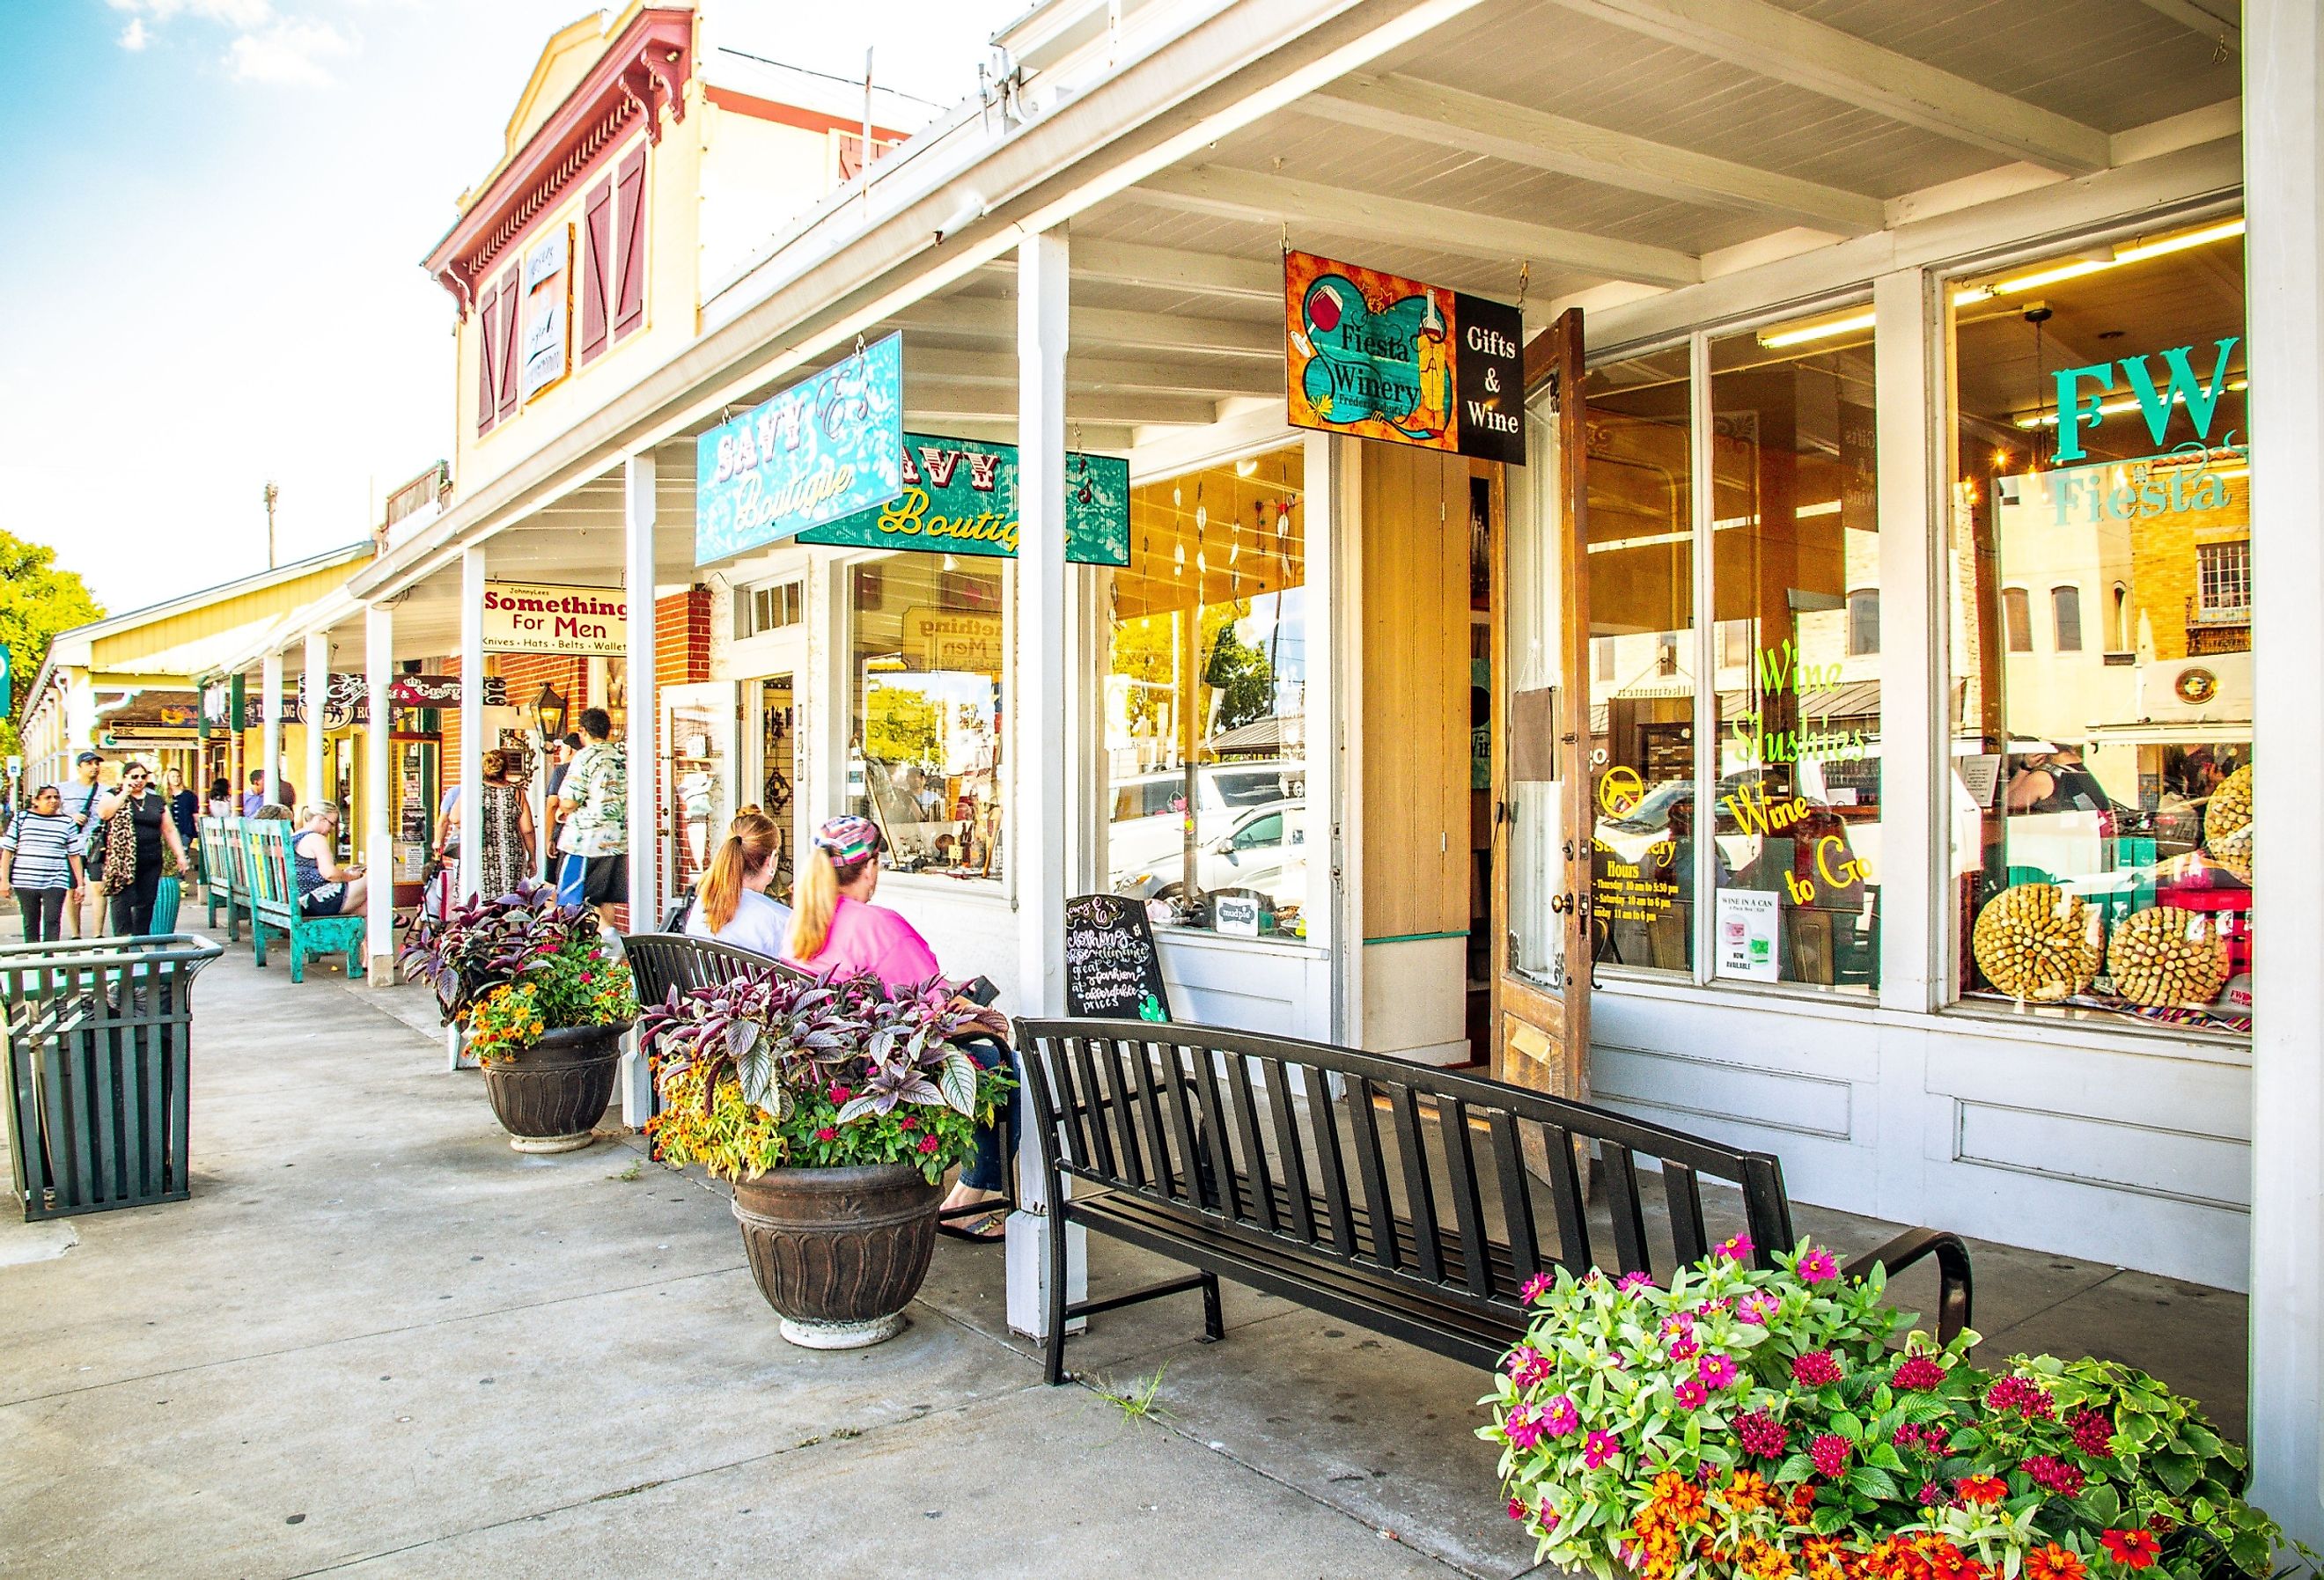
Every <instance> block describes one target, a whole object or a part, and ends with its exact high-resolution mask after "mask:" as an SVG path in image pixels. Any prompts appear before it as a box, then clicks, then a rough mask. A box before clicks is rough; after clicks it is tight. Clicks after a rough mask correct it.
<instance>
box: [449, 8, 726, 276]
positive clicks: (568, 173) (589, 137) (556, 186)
mask: <svg viewBox="0 0 2324 1580" xmlns="http://www.w3.org/2000/svg"><path fill="white" fill-rule="evenodd" d="M693 69H694V14H693V13H692V12H691V11H683V10H677V9H671V8H656V9H652V10H648V11H641V12H640V13H639V14H638V15H637V17H636V18H635V19H634V20H633V21H632V22H631V23H630V25H629V26H627V27H625V28H623V29H622V31H621V32H620V33H619V34H618V35H617V36H616V37H615V38H614V39H613V42H611V43H609V44H608V45H607V46H606V48H605V52H604V54H603V55H601V56H599V57H598V58H597V60H596V63H595V65H593V66H591V67H590V68H589V70H588V72H587V74H586V75H585V76H584V77H583V78H582V79H581V80H580V82H579V83H578V84H576V86H575V88H574V89H573V91H572V92H571V93H569V94H567V95H566V97H565V102H564V103H562V104H560V105H558V106H557V109H556V111H555V112H554V113H553V114H552V115H549V118H548V119H547V120H546V121H544V122H542V123H541V125H540V127H539V130H537V131H535V132H534V133H533V134H532V135H531V136H530V137H529V138H527V139H526V140H525V143H524V146H523V147H521V148H520V149H518V150H517V152H515V153H514V154H513V155H512V156H511V157H510V158H509V159H508V161H507V162H505V163H503V165H502V166H501V168H500V169H499V170H498V171H494V172H493V176H492V179H491V180H488V181H487V182H486V183H485V184H484V190H483V191H482V192H480V193H478V194H477V195H476V197H475V200H474V201H473V202H471V203H470V204H469V205H468V207H467V208H466V211H465V212H463V213H462V214H461V216H460V217H459V219H458V220H457V222H456V223H455V224H454V225H453V226H452V228H451V230H450V231H449V232H447V234H446V235H445V236H444V239H443V240H441V241H439V242H438V243H437V244H436V245H435V248H434V250H432V251H431V252H429V254H428V257H427V260H426V262H425V264H424V267H425V268H426V269H427V270H428V272H429V273H430V274H432V275H434V276H435V277H436V280H437V282H438V284H440V285H442V286H443V287H444V289H445V290H447V291H450V292H451V293H452V300H454V301H456V302H457V303H459V306H460V316H461V317H462V318H463V319H465V318H466V317H467V316H468V310H469V309H470V308H472V307H474V306H475V302H476V291H477V287H478V284H479V283H480V282H482V280H483V279H484V276H485V275H486V274H487V273H490V272H491V270H492V267H493V263H494V262H495V261H496V260H497V259H498V258H499V257H500V255H501V254H503V253H504V252H506V251H507V250H508V248H509V247H510V246H511V245H512V244H513V243H514V242H515V241H516V240H517V239H518V238H519V237H520V236H522V235H523V234H524V231H525V227H526V226H529V225H530V224H531V223H532V221H533V220H534V219H535V218H536V217H539V215H540V213H541V212H542V211H543V210H544V209H547V208H550V207H552V206H554V205H555V203H556V202H557V200H558V198H559V196H561V195H562V194H563V193H564V192H565V191H566V190H567V189H568V188H570V187H571V186H573V185H574V184H575V183H576V182H577V181H580V180H583V179H585V178H586V176H587V175H588V174H589V173H590V172H591V171H594V170H595V168H596V167H597V166H598V165H599V164H600V163H601V162H603V161H604V159H605V157H606V156H607V153H608V152H609V151H610V150H612V149H613V148H614V147H616V146H617V145H618V144H619V143H620V142H621V140H622V135H623V134H624V133H626V132H627V131H628V130H629V128H630V127H631V126H632V125H635V124H636V123H637V121H638V120H639V118H640V117H642V118H643V119H644V122H645V128H646V137H647V140H648V141H649V142H652V143H659V142H660V141H661V127H662V118H661V115H662V111H664V110H665V109H667V110H668V111H669V118H670V119H671V120H672V121H683V120H685V119H686V83H687V78H688V77H689V76H690V75H691V74H692V72H693Z"/></svg>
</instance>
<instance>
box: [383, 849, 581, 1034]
mask: <svg viewBox="0 0 2324 1580" xmlns="http://www.w3.org/2000/svg"><path fill="white" fill-rule="evenodd" d="M598 938H599V929H598V926H597V913H596V912H595V910H591V909H589V908H588V907H587V906H570V905H560V904H558V900H557V891H556V890H555V889H554V888H552V887H550V886H549V884H547V883H541V882H534V881H533V880H531V879H529V878H528V879H527V880H525V881H524V882H521V883H519V884H518V885H517V886H516V889H515V891H514V892H512V893H507V894H503V895H501V896H500V897H499V898H497V899H493V900H485V899H482V898H478V899H475V900H472V901H468V902H467V903H466V904H465V905H463V906H460V907H459V908H458V909H457V910H454V911H453V912H452V913H451V914H450V915H448V916H447V917H445V918H443V919H441V920H437V919H432V918H429V919H422V920H421V921H420V925H419V926H418V927H417V928H415V929H412V933H411V937H410V941H409V942H408V943H406V944H405V945H404V946H403V948H402V949H401V951H400V952H399V953H398V955H397V956H396V959H397V962H398V963H399V964H400V965H401V966H402V967H403V969H404V971H405V973H406V974H407V975H410V976H412V977H415V978H417V979H418V980H420V981H421V982H424V983H426V984H429V986H430V987H432V988H434V989H435V990H436V1002H437V1003H438V1004H440V1005H442V1006H443V1011H444V1023H445V1024H446V1025H447V1026H448V1025H450V1024H451V1023H452V1022H453V1021H457V1020H460V1019H461V1018H462V1017H463V1016H465V1015H466V1013H467V1012H468V1011H469V1009H470V1008H471V1007H473V1006H474V1005H475V1003H476V1001H477V1000H479V999H481V998H483V997H484V995H485V994H487V993H491V992H492V990H493V989H494V988H496V987H499V986H501V985H503V984H506V983H512V982H516V981H519V980H521V979H522V978H523V977H525V976H526V975H529V974H530V973H532V972H535V971H538V970H540V969H544V968H545V966H546V963H547V962H549V960H551V959H553V958H555V957H556V956H557V955H558V953H559V952H560V951H562V950H564V949H565V948H566V947H567V945H568V944H576V943H577V944H586V945H591V946H594V945H595V944H596V943H597V941H598Z"/></svg>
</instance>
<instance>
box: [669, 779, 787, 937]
mask: <svg viewBox="0 0 2324 1580" xmlns="http://www.w3.org/2000/svg"><path fill="white" fill-rule="evenodd" d="M782 854H783V830H782V825H780V824H779V823H777V822H776V821H775V820H774V819H773V818H770V817H768V816H767V815H766V814H765V813H764V812H762V811H761V810H760V809H759V808H756V807H745V808H742V810H741V811H739V812H737V813H735V814H734V821H733V823H732V824H730V825H728V826H727V829H726V837H725V839H724V841H723V842H721V843H720V845H719V846H718V848H717V850H716V851H715V852H714V853H713V854H712V855H711V857H710V865H709V866H708V867H706V868H705V869H704V871H703V873H702V882H700V883H699V884H698V885H696V889H695V892H694V904H693V906H692V907H691V909H689V910H687V917H686V931H687V937H689V938H708V939H710V940H712V941H713V942H715V943H720V944H732V945H733V947H736V948H738V949H748V950H750V951H751V952H752V954H754V955H764V956H767V957H768V958H770V959H773V958H776V957H777V956H780V955H781V954H782V952H783V946H784V944H785V943H786V941H787V940H788V938H789V936H790V931H791V908H790V907H789V906H788V905H785V904H784V903H783V902H782V901H779V900H770V899H769V898H768V897H767V887H768V885H769V884H770V883H772V882H774V881H775V870H776V867H777V865H778V864H779V862H780V861H781V858H782Z"/></svg>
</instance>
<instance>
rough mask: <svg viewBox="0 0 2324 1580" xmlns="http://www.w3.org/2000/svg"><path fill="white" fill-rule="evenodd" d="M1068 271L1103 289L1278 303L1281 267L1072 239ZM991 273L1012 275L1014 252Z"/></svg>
mask: <svg viewBox="0 0 2324 1580" xmlns="http://www.w3.org/2000/svg"><path fill="white" fill-rule="evenodd" d="M1072 252H1073V262H1072V264H1071V266H1070V272H1071V273H1072V274H1073V277H1074V279H1076V280H1087V281H1091V282H1094V283H1098V284H1103V285H1137V286H1142V287H1145V288H1146V289H1148V290H1152V291H1184V292H1185V293H1186V294H1188V295H1190V296H1221V297H1227V298H1231V299H1232V300H1239V301H1267V302H1277V301H1281V300H1283V265H1282V264H1281V263H1278V262H1277V261H1276V260H1275V259H1273V258H1267V259H1257V258H1237V257H1231V256H1229V255H1228V254H1224V253H1190V252H1184V251H1181V250H1180V249H1178V248H1176V247H1149V246H1147V245H1143V244H1141V243H1138V242H1117V241H1108V240H1107V239H1105V238H1104V237H1103V236H1075V237H1074V240H1073V248H1072ZM984 271H985V272H986V273H992V274H1009V275H1014V274H1015V273H1017V254H1014V253H1009V254H1003V255H1002V256H1001V257H998V258H995V259H994V260H993V261H992V262H991V263H987V264H986V265H985V266H984Z"/></svg>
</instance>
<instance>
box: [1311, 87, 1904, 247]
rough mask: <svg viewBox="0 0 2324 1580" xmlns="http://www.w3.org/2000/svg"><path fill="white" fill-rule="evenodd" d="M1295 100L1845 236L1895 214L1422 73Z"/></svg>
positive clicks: (1528, 162)
mask: <svg viewBox="0 0 2324 1580" xmlns="http://www.w3.org/2000/svg"><path fill="white" fill-rule="evenodd" d="M1293 107H1294V108H1296V109H1297V110H1299V111H1300V112H1301V113H1302V114H1305V115H1314V116H1316V117H1319V118H1321V119H1323V120H1327V121H1333V122H1337V123H1339V124H1340V125H1350V126H1360V127H1363V128H1365V129H1367V130H1369V131H1374V132H1386V133H1388V134H1392V135H1395V136H1398V137H1410V138H1414V139H1416V140H1418V141H1420V142H1424V143H1434V144H1435V145H1436V146H1438V147H1440V148H1452V149H1457V150H1459V151H1461V152H1464V153H1480V154H1484V155H1486V156H1487V157H1489V158H1492V159H1499V160H1506V161H1508V162H1510V163H1512V164H1521V165H1525V166H1526V167H1527V168H1529V169H1533V170H1545V171H1556V172H1558V173H1559V174H1561V175H1569V176H1578V177H1580V178H1581V179H1582V180H1587V181H1596V182H1598V183H1599V184H1600V185H1601V186H1609V187H1618V188H1621V189H1623V190H1625V191H1630V192H1644V193H1646V194H1647V195H1648V196H1650V197H1656V198H1667V199H1672V200H1673V201H1675V202H1680V203H1699V204H1704V205H1707V206H1709V207H1711V208H1739V209H1745V210H1750V211H1756V212H1759V213H1764V214H1770V215H1774V216H1775V217H1778V218H1782V219H1785V220H1788V221H1790V222H1792V223H1794V224H1797V225H1804V226H1812V227H1813V228H1815V229H1818V230H1830V231H1837V232H1839V233H1840V234H1841V235H1844V236H1849V235H1859V234H1863V233H1867V232H1870V231H1876V230H1878V229H1880V228H1881V227H1882V226H1884V225H1886V223H1887V206H1886V204H1884V203H1883V202H1882V201H1881V200H1880V199H1877V198H1873V197H1867V196H1866V195H1865V194H1864V193H1861V192H1850V191H1847V190H1845V189H1841V188H1839V187H1829V186H1825V185H1823V184H1822V183H1821V182H1819V181H1805V180H1799V179H1798V178H1797V177H1795V176H1786V175H1778V174H1776V173H1775V171H1765V170H1759V169H1756V168H1754V167H1753V166H1750V165H1747V164H1738V163H1736V162H1734V161H1732V160H1726V159H1719V158H1715V157H1714V156H1712V155H1711V154H1707V153H1697V152H1693V151H1692V149H1685V148H1674V147H1672V146H1671V145H1670V144H1668V143H1655V142H1653V141H1651V140H1650V139H1647V138H1645V137H1635V136H1632V135H1631V134H1628V133H1627V132H1616V131H1611V130H1609V129H1608V128H1606V127H1604V126H1592V125H1588V124H1587V123H1585V122H1582V121H1575V120H1570V119H1568V118H1567V117H1565V116H1563V115H1551V114H1549V113H1548V112H1547V111H1545V110H1537V109H1535V108H1533V107H1532V106H1528V105H1519V104H1510V103H1508V101H1507V100H1504V99H1496V98H1487V97H1484V96H1482V95H1480V94H1474V93H1469V92H1467V91H1465V90H1463V89H1461V88H1447V87H1445V86H1444V85H1443V84H1442V83H1437V82H1428V81H1424V80H1423V79H1420V78H1417V77H1404V76H1387V77H1373V76H1369V75H1367V74H1365V73H1362V72H1357V73H1354V74H1352V75H1350V76H1347V77H1343V78H1342V79H1340V80H1339V81H1337V82H1335V83H1333V84H1332V85H1331V86H1330V87H1329V88H1323V89H1322V90H1321V91H1320V92H1318V93H1315V94H1312V95H1310V96H1309V97H1306V98H1304V99H1302V100H1300V101H1299V102H1298V104H1296V106H1293Z"/></svg>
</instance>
